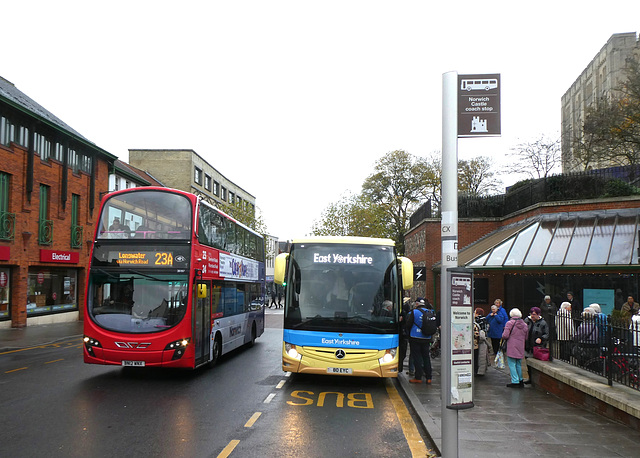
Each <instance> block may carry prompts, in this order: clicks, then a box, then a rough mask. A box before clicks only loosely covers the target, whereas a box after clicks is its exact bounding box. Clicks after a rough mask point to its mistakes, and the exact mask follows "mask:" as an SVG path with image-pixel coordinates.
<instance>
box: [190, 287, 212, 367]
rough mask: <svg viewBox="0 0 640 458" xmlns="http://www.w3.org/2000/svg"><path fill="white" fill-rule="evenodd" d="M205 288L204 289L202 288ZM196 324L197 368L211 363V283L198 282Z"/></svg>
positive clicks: (194, 334) (194, 335)
mask: <svg viewBox="0 0 640 458" xmlns="http://www.w3.org/2000/svg"><path fill="white" fill-rule="evenodd" d="M202 286H204V288H203V287H202ZM193 297H194V298H195V307H194V308H195V317H194V320H195V324H194V329H193V338H194V341H195V342H194V345H195V358H196V364H195V365H196V366H199V365H200V364H203V363H205V362H207V361H209V353H210V352H209V340H210V339H211V283H210V282H206V281H198V282H196V293H195V294H194V295H193Z"/></svg>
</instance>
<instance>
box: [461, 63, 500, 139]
mask: <svg viewBox="0 0 640 458" xmlns="http://www.w3.org/2000/svg"><path fill="white" fill-rule="evenodd" d="M498 135H500V74H499V73H498V74H490V75H458V137H492V136H498Z"/></svg>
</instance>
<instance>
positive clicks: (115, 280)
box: [84, 187, 265, 368]
mask: <svg viewBox="0 0 640 458" xmlns="http://www.w3.org/2000/svg"><path fill="white" fill-rule="evenodd" d="M264 281H265V265H264V240H263V237H262V236H261V235H260V234H258V233H256V232H255V231H253V230H251V229H249V228H248V227H246V226H245V225H243V224H241V223H239V222H237V221H235V220H234V219H232V218H231V217H229V216H228V215H226V214H224V213H223V212H221V211H220V210H218V209H216V208H215V207H213V206H211V205H209V204H208V203H207V202H205V201H203V200H201V199H200V198H199V197H198V196H196V195H194V194H190V193H187V192H183V191H178V190H175V189H168V188H156V187H143V188H133V189H127V190H122V191H116V192H113V193H110V194H108V195H106V196H105V197H104V199H103V200H102V205H101V208H100V216H99V221H98V224H97V227H96V232H95V237H94V242H93V249H92V255H91V265H90V269H89V274H88V279H87V293H86V295H85V297H86V302H85V319H84V361H85V363H89V364H109V365H119V366H136V367H142V366H155V367H159V366H161V367H183V368H196V367H198V366H201V365H203V364H207V363H208V364H213V363H215V361H216V360H217V359H218V358H219V357H220V356H221V355H222V354H224V353H226V352H228V351H231V350H233V349H235V348H238V347H240V346H242V345H252V344H253V342H254V341H255V339H256V338H257V337H259V336H260V335H261V334H262V333H263V332H264V307H263V304H264V298H265V283H264Z"/></svg>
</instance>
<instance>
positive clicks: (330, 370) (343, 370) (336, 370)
mask: <svg viewBox="0 0 640 458" xmlns="http://www.w3.org/2000/svg"><path fill="white" fill-rule="evenodd" d="M327 374H347V375H351V374H353V369H351V368H350V367H327Z"/></svg>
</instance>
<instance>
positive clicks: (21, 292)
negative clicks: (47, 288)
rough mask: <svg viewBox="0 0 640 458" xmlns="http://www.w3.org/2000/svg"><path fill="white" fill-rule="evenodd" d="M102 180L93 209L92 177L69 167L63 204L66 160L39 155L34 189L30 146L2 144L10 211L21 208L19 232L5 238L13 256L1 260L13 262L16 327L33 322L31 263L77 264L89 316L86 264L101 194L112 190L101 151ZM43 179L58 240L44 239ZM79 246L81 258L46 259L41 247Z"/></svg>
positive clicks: (81, 299)
mask: <svg viewBox="0 0 640 458" xmlns="http://www.w3.org/2000/svg"><path fill="white" fill-rule="evenodd" d="M94 161H95V163H96V166H95V170H96V181H95V197H94V202H93V207H94V208H93V212H91V210H90V205H89V189H90V180H91V177H90V176H89V175H88V174H86V173H84V172H79V173H73V172H72V171H71V169H68V171H67V174H68V182H67V195H66V203H65V204H64V205H63V201H62V198H61V197H62V196H61V191H62V182H63V166H62V164H61V163H59V162H57V161H55V160H50V161H46V162H45V161H41V160H40V157H39V156H35V157H34V170H33V192H32V193H31V195H30V196H29V194H28V193H27V192H26V171H27V151H26V150H25V149H24V148H23V147H21V146H18V145H16V144H12V145H11V147H10V148H8V147H5V146H2V145H0V171H2V172H4V173H7V174H9V175H11V186H10V195H9V202H10V203H9V211H10V212H12V213H15V237H14V239H13V240H12V241H0V244H1V245H4V246H9V249H10V250H11V257H10V260H9V261H0V267H10V268H11V296H10V308H11V321H12V326H13V327H23V326H26V323H27V312H26V303H27V295H28V271H29V267H33V266H43V267H44V266H46V267H68V268H72V269H76V270H77V285H76V286H77V303H78V306H79V310H80V317H81V318H82V317H83V310H82V304H83V303H84V295H85V291H84V290H85V283H86V269H87V268H88V265H89V250H90V245H89V244H88V243H87V242H90V241H91V240H92V239H93V234H94V230H95V222H96V220H97V217H98V213H99V210H100V196H101V194H102V193H106V192H107V191H108V187H109V186H108V180H109V177H108V175H109V164H108V162H107V161H106V159H103V158H100V157H95V156H94ZM40 184H44V185H47V186H49V219H50V220H52V221H53V242H52V244H51V245H50V246H40V245H38V219H39V208H40V201H39V200H40V189H39V187H40ZM73 194H77V195H78V196H80V204H79V212H78V224H79V225H80V226H82V227H83V243H82V245H81V247H80V248H71V223H72V221H71V208H72V204H71V202H72V195H73ZM42 248H44V249H51V250H59V251H66V252H78V253H79V256H80V261H79V263H78V264H59V263H42V262H40V249H42Z"/></svg>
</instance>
